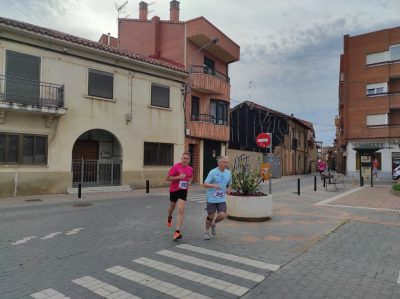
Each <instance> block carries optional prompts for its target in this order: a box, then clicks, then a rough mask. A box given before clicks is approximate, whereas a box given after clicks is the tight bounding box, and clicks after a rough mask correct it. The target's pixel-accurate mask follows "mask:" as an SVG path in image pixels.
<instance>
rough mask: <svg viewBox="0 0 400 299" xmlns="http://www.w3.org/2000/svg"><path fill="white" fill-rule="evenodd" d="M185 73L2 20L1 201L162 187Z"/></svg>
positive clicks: (177, 145)
mask: <svg viewBox="0 0 400 299" xmlns="http://www.w3.org/2000/svg"><path fill="white" fill-rule="evenodd" d="M186 77H187V73H186V72H185V71H184V68H181V67H180V66H176V65H171V64H167V63H164V62H160V61H157V60H154V59H150V58H145V57H141V56H138V55H135V54H133V53H127V52H126V51H125V52H122V51H119V50H118V49H116V48H111V47H109V46H105V45H100V44H98V43H96V42H92V41H88V40H84V39H81V38H78V37H74V36H70V35H66V34H62V33H59V32H56V31H52V30H50V29H46V28H40V27H36V26H33V25H30V24H26V23H20V22H17V21H14V20H9V19H4V18H0V196H3V197H4V196H16V195H31V194H44V193H63V192H66V191H67V189H68V188H72V187H77V186H78V184H82V186H83V187H85V186H129V187H143V186H144V185H145V182H146V180H149V181H150V185H151V186H163V185H166V181H165V177H166V174H167V171H168V169H169V167H170V166H171V165H172V164H173V163H175V162H177V161H179V158H180V156H181V154H182V152H183V151H184V110H183V96H182V92H181V89H182V86H183V84H184V81H185V79H186Z"/></svg>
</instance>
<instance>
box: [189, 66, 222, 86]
mask: <svg viewBox="0 0 400 299" xmlns="http://www.w3.org/2000/svg"><path fill="white" fill-rule="evenodd" d="M191 73H192V74H206V75H211V76H215V77H217V78H218V79H221V80H223V81H225V82H227V83H229V82H230V78H229V77H228V76H227V75H225V74H223V73H221V72H219V71H217V70H216V69H215V68H212V67H208V66H201V65H192V66H191Z"/></svg>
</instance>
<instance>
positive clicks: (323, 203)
mask: <svg viewBox="0 0 400 299" xmlns="http://www.w3.org/2000/svg"><path fill="white" fill-rule="evenodd" d="M365 187H366V186H362V187H357V188H354V189H351V190H349V191H346V192H344V193H342V194H339V195H336V196H334V197H331V198H328V199H324V200H321V201H319V202H317V203H315V204H314V206H323V205H326V204H327V203H330V202H332V201H335V200H337V199H339V198H342V197H345V196H347V195H349V194H352V193H354V192H357V191H358V190H361V189H363V188H365Z"/></svg>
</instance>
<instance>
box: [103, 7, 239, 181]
mask: <svg viewBox="0 0 400 299" xmlns="http://www.w3.org/2000/svg"><path fill="white" fill-rule="evenodd" d="M179 12H180V9H179V2H178V1H175V0H173V1H171V2H170V19H169V20H160V18H159V17H158V16H154V17H152V18H151V19H150V20H149V19H148V4H147V3H146V2H143V1H142V2H140V3H139V19H127V18H123V19H119V22H118V38H115V37H111V36H107V35H105V34H103V35H102V36H101V38H100V40H99V42H100V43H104V44H109V45H116V46H117V47H119V48H120V49H121V50H128V51H132V52H135V53H138V54H141V55H144V56H148V57H152V58H156V59H157V60H161V61H166V62H168V63H171V64H176V65H177V66H183V67H184V68H185V69H186V70H187V72H188V73H189V79H188V82H187V84H186V85H185V86H183V87H182V91H183V92H182V94H183V97H182V105H184V107H185V131H184V134H185V149H186V150H187V151H190V152H191V154H192V166H193V168H194V180H195V181H197V182H198V181H202V180H203V179H204V177H205V175H207V173H208V171H209V170H210V169H212V168H213V167H215V165H216V158H217V157H218V156H219V155H220V154H221V153H222V154H223V153H225V151H226V147H227V143H228V141H229V123H228V110H229V104H230V79H229V72H228V66H229V64H230V63H232V62H235V61H238V60H239V57H240V47H239V46H238V45H237V44H236V43H235V42H233V41H232V40H231V39H230V38H229V37H228V36H226V35H225V34H224V33H223V32H222V31H220V30H219V29H218V28H216V27H215V26H214V25H213V24H212V23H210V22H209V21H208V20H207V19H205V18H204V17H198V18H195V19H192V20H188V21H180V19H179Z"/></svg>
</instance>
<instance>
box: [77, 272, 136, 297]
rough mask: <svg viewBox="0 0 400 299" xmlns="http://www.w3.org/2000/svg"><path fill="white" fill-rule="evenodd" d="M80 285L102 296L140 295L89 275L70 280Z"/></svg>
mask: <svg viewBox="0 0 400 299" xmlns="http://www.w3.org/2000/svg"><path fill="white" fill-rule="evenodd" d="M72 282H73V283H76V284H77V285H80V286H81V287H83V288H85V289H88V290H90V291H92V292H93V293H96V294H97V295H99V296H101V297H103V298H109V299H113V298H115V299H116V298H118V299H122V298H124V299H140V297H137V296H134V295H132V294H129V293H127V292H125V291H123V290H121V289H119V288H117V287H114V286H112V285H110V284H108V283H105V282H103V281H101V280H98V279H96V278H93V277H91V276H83V277H81V278H77V279H74V280H73V281H72Z"/></svg>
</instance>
